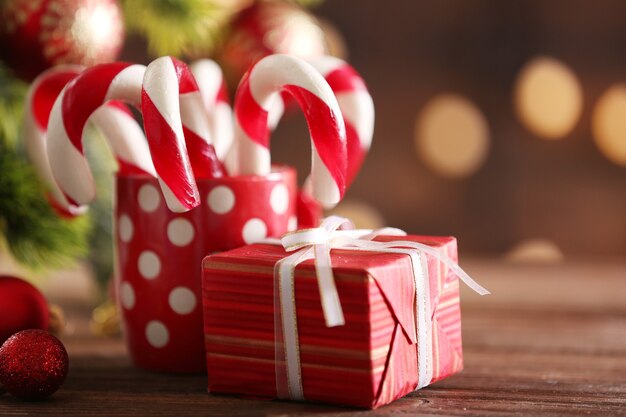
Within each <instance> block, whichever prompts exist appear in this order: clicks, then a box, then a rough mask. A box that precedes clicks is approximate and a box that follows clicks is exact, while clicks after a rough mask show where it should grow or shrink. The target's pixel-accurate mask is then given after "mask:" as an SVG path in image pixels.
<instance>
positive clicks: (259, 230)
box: [243, 218, 267, 244]
mask: <svg viewBox="0 0 626 417" xmlns="http://www.w3.org/2000/svg"><path fill="white" fill-rule="evenodd" d="M266 236H267V226H266V225H265V223H264V222H263V220H261V219H257V218H253V219H250V220H248V221H247V222H246V224H245V225H244V226H243V241H244V242H246V243H248V244H250V243H255V242H258V241H259V240H262V239H265V237H266Z"/></svg>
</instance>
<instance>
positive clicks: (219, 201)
mask: <svg viewBox="0 0 626 417" xmlns="http://www.w3.org/2000/svg"><path fill="white" fill-rule="evenodd" d="M208 203H209V207H210V208H211V210H213V211H214V212H215V213H217V214H225V213H228V212H229V211H231V210H232V209H233V207H234V206H235V193H233V190H231V189H230V188H228V187H226V186H225V185H220V186H217V187H215V188H214V189H212V190H211V192H210V193H209V198H208Z"/></svg>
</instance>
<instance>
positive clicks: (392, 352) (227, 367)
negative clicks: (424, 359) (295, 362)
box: [202, 236, 463, 408]
mask: <svg viewBox="0 0 626 417" xmlns="http://www.w3.org/2000/svg"><path fill="white" fill-rule="evenodd" d="M376 240H379V241H385V242H388V241H394V240H398V237H397V236H380V237H378V238H376ZM402 240H410V241H415V242H419V243H424V244H427V245H430V246H432V247H434V248H436V249H438V250H439V251H441V252H442V253H444V254H446V255H447V256H449V257H450V258H452V260H454V261H456V260H457V244H456V239H455V238H453V237H426V236H403V237H402ZM286 256H287V253H286V252H285V251H284V249H283V248H282V247H281V246H273V245H267V244H256V245H249V246H245V247H242V248H239V249H235V250H231V251H228V252H222V253H219V254H215V255H212V256H209V257H207V258H205V259H204V263H203V283H202V285H203V302H204V334H205V343H206V354H207V368H208V379H209V392H211V393H226V394H240V395H246V396H255V397H270V398H275V397H276V396H277V394H276V376H275V362H274V358H275V352H274V340H275V339H274V288H273V286H274V275H273V269H274V264H275V263H276V262H277V261H279V260H280V259H282V258H284V257H286ZM331 260H332V265H333V272H334V276H335V282H336V286H337V291H338V293H339V298H340V301H341V305H342V308H343V312H344V316H345V325H344V326H339V327H332V328H328V327H326V326H325V322H324V316H323V312H322V308H321V302H320V295H319V290H318V285H317V280H316V276H315V268H314V265H313V261H312V260H309V261H305V262H303V263H301V264H300V265H298V266H297V267H296V270H295V278H294V279H295V297H296V314H297V322H298V335H299V349H300V365H301V377H302V386H303V390H304V397H305V399H306V400H307V401H314V402H325V403H333V404H343V405H350V406H356V407H365V408H376V407H379V406H381V405H384V404H387V403H389V402H391V401H393V400H396V399H398V398H401V397H403V396H404V395H406V394H408V393H410V392H412V391H413V390H414V389H415V388H416V386H417V383H418V368H417V366H418V364H417V358H418V352H417V344H416V335H415V323H416V322H415V316H414V311H415V309H414V302H415V300H414V296H415V293H414V284H413V273H412V270H411V268H412V266H411V261H410V258H409V256H407V255H404V254H395V253H378V252H362V251H350V250H345V249H333V250H332V253H331ZM427 262H428V271H429V279H430V296H431V308H432V318H433V319H432V335H433V344H432V349H433V376H432V380H431V383H432V382H435V381H438V380H440V379H442V378H445V377H447V376H450V375H452V374H454V373H456V372H459V371H460V370H461V369H462V368H463V352H462V347H461V314H460V306H459V284H458V278H457V277H456V275H454V274H453V273H452V272H451V271H449V270H448V268H447V267H446V266H445V265H444V264H443V263H442V262H441V261H439V260H437V259H435V258H432V257H430V256H429V257H427Z"/></svg>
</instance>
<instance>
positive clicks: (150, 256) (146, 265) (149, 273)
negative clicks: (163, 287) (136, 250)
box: [138, 250, 161, 279]
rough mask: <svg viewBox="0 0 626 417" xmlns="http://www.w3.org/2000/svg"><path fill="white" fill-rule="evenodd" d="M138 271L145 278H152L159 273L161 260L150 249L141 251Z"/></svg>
mask: <svg viewBox="0 0 626 417" xmlns="http://www.w3.org/2000/svg"><path fill="white" fill-rule="evenodd" d="M138 266H139V273H140V274H141V276H142V277H144V278H145V279H154V278H156V277H157V275H159V273H161V260H160V259H159V257H158V256H157V254H156V253H154V252H152V251H149V250H147V251H143V252H141V255H139V265H138Z"/></svg>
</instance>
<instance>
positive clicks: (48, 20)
mask: <svg viewBox="0 0 626 417" xmlns="http://www.w3.org/2000/svg"><path fill="white" fill-rule="evenodd" d="M0 4H2V6H0V7H1V10H0V18H1V19H2V26H0V52H1V54H2V59H3V60H4V61H5V63H6V64H7V65H8V66H9V67H11V68H12V69H13V70H14V71H15V74H16V75H17V76H18V77H20V78H22V79H24V80H26V81H31V80H32V79H33V78H35V77H36V76H37V75H39V74H40V73H41V72H42V71H43V70H45V69H47V68H50V67H52V66H54V65H58V64H82V65H87V66H90V65H95V64H99V63H102V62H108V61H112V60H115V58H117V55H118V54H119V51H120V49H121V47H122V42H123V39H124V26H123V21H122V20H123V17H122V13H121V10H120V8H119V5H118V4H117V2H116V0H11V1H6V2H4V3H2V2H0Z"/></svg>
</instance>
